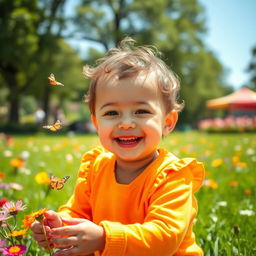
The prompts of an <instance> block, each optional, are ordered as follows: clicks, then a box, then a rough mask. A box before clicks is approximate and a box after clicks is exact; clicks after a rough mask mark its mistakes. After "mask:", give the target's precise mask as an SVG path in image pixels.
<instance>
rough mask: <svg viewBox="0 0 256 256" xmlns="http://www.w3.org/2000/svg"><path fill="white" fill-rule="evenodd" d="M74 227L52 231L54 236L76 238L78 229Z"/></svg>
mask: <svg viewBox="0 0 256 256" xmlns="http://www.w3.org/2000/svg"><path fill="white" fill-rule="evenodd" d="M73 227H74V226H64V227H60V228H53V229H52V230H51V235H52V236H63V235H65V236H75V235H77V229H75V228H73Z"/></svg>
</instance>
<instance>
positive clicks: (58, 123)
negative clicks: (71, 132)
mask: <svg viewBox="0 0 256 256" xmlns="http://www.w3.org/2000/svg"><path fill="white" fill-rule="evenodd" d="M43 128H45V129H48V130H50V131H52V132H56V131H58V130H60V129H61V128H62V123H61V121H60V120H57V121H56V122H55V123H54V124H53V125H44V126H43Z"/></svg>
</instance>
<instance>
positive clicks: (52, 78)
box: [48, 73, 64, 86]
mask: <svg viewBox="0 0 256 256" xmlns="http://www.w3.org/2000/svg"><path fill="white" fill-rule="evenodd" d="M48 80H49V83H50V84H51V85H59V86H64V84H62V83H60V82H58V81H56V79H55V76H54V74H53V73H51V74H50V76H49V77H48Z"/></svg>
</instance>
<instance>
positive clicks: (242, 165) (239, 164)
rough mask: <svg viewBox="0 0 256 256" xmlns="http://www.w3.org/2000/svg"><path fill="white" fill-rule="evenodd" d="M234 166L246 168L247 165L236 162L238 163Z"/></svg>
mask: <svg viewBox="0 0 256 256" xmlns="http://www.w3.org/2000/svg"><path fill="white" fill-rule="evenodd" d="M236 166H237V167H240V168H246V167H247V163H245V162H238V163H236Z"/></svg>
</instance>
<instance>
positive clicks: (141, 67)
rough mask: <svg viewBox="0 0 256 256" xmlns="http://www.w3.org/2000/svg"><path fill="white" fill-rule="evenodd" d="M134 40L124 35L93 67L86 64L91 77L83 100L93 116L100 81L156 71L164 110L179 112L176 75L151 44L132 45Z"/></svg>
mask: <svg viewBox="0 0 256 256" xmlns="http://www.w3.org/2000/svg"><path fill="white" fill-rule="evenodd" d="M135 43H136V42H135V40H133V39H132V38H130V37H125V38H124V39H123V40H122V41H121V42H120V44H119V46H118V47H117V48H112V49H110V50H109V51H108V52H107V53H106V55H105V56H104V57H103V58H100V59H99V60H98V61H97V66H96V67H90V66H88V65H86V66H85V67H84V74H85V76H86V77H88V78H90V79H91V83H90V86H89V90H88V93H87V94H86V95H85V102H87V103H88V105H89V109H90V112H91V114H92V115H95V102H96V87H97V84H98V83H100V82H101V81H104V82H106V81H110V80H111V79H119V80H121V79H125V78H129V77H133V76H135V75H138V74H141V72H143V74H145V75H148V74H150V73H152V72H153V73H154V74H155V79H156V82H157V85H158V88H159V90H160V92H161V94H162V96H163V101H164V104H165V107H166V112H167V113H168V112H170V111H172V110H175V111H177V112H180V111H181V110H182V108H183V105H184V104H183V103H178V102H177V94H178V92H179V89H180V82H179V79H178V77H177V76H176V75H175V74H174V72H173V71H171V70H170V69H169V68H168V67H167V65H166V64H165V63H164V62H163V61H162V60H161V59H160V52H159V51H158V50H157V49H156V48H155V47H153V46H138V47H135Z"/></svg>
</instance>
